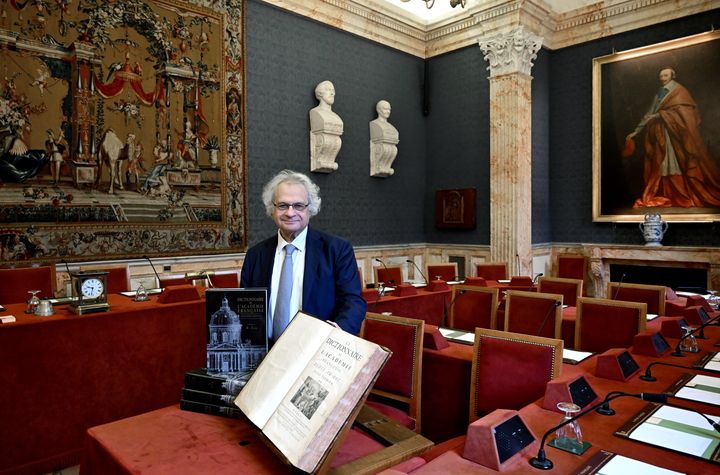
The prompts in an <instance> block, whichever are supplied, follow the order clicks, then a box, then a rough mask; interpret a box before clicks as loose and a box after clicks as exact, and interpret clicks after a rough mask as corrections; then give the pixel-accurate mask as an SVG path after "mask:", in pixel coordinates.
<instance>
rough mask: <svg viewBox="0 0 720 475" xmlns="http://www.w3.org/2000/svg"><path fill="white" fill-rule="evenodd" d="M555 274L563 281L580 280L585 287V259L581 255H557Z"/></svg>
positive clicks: (586, 264) (586, 266) (586, 263)
mask: <svg viewBox="0 0 720 475" xmlns="http://www.w3.org/2000/svg"><path fill="white" fill-rule="evenodd" d="M556 274H557V276H558V277H561V278H563V279H580V280H582V281H583V282H584V283H585V285H586V286H587V275H588V260H587V257H585V256H583V255H582V254H570V253H568V254H558V257H557V272H556Z"/></svg>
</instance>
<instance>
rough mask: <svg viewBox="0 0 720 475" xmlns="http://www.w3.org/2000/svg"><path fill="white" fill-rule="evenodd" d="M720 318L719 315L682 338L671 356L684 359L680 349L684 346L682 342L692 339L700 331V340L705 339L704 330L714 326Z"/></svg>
mask: <svg viewBox="0 0 720 475" xmlns="http://www.w3.org/2000/svg"><path fill="white" fill-rule="evenodd" d="M719 318H720V314H718V315H717V316H715V317H714V318H712V319H710V320H708V321H707V322H705V323H703V324H702V325H700V326H699V327H697V328H696V329H694V330H693V331H691V332H690V333H688V334H686V335H684V336H683V337H682V338H680V339H679V340H678V342H677V345H675V351H673V352H672V353H670V354H671V355H672V356H683V357H684V356H685V355H683V352H682V350H681V349H680V345H681V344H682V342H683V341H685V339H686V338H689V337H691V336H692V335H693V334H694V333H695V332H696V331H698V330H700V331H701V334H700V338H703V337H704V336H705V334H704V333H702V332H703V330H704V328H705V327H706V326H708V325H710V324H712V323H713V322H715V321H716V320H717V319H719Z"/></svg>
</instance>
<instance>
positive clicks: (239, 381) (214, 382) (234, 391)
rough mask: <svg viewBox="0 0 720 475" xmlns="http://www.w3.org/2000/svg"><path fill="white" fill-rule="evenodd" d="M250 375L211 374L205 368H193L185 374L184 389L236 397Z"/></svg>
mask: <svg viewBox="0 0 720 475" xmlns="http://www.w3.org/2000/svg"><path fill="white" fill-rule="evenodd" d="M251 375H252V371H246V372H243V373H233V374H219V373H215V374H211V373H209V372H208V371H207V368H195V369H191V370H190V371H186V372H185V388H186V389H191V390H195V391H202V392H206V393H213V394H217V395H228V396H237V395H238V394H239V393H240V389H242V387H243V386H245V383H247V381H248V379H250V376H251Z"/></svg>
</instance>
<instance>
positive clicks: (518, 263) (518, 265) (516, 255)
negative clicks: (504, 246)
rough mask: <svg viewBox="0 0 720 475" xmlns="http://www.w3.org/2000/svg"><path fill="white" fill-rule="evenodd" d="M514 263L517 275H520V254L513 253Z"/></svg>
mask: <svg viewBox="0 0 720 475" xmlns="http://www.w3.org/2000/svg"><path fill="white" fill-rule="evenodd" d="M515 265H516V266H517V270H518V275H522V269H520V254H518V253H517V252H516V253H515Z"/></svg>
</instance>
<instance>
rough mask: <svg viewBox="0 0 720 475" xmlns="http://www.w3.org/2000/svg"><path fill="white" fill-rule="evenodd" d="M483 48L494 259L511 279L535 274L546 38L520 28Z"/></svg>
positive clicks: (485, 43)
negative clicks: (535, 154) (537, 97)
mask: <svg viewBox="0 0 720 475" xmlns="http://www.w3.org/2000/svg"><path fill="white" fill-rule="evenodd" d="M478 44H479V46H480V49H481V50H482V52H483V53H484V54H485V60H486V61H488V62H489V64H490V66H489V67H488V69H489V70H490V78H489V79H490V255H491V259H492V261H493V262H507V264H508V269H510V274H511V275H520V274H522V275H530V274H531V273H532V272H533V271H532V188H531V181H532V167H531V162H532V160H531V159H532V153H531V145H532V143H531V132H532V127H531V123H532V118H531V81H532V76H530V70H531V68H532V65H533V64H532V62H533V60H534V59H535V58H536V57H537V52H538V50H539V49H540V46H541V45H542V38H541V37H539V36H537V35H535V34H533V33H530V32H526V31H524V29H523V27H519V28H516V29H514V30H512V31H511V32H509V33H506V34H501V35H497V36H494V37H492V38H487V39H481V40H479V41H478ZM516 256H517V257H516ZM518 261H519V266H520V268H518Z"/></svg>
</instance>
